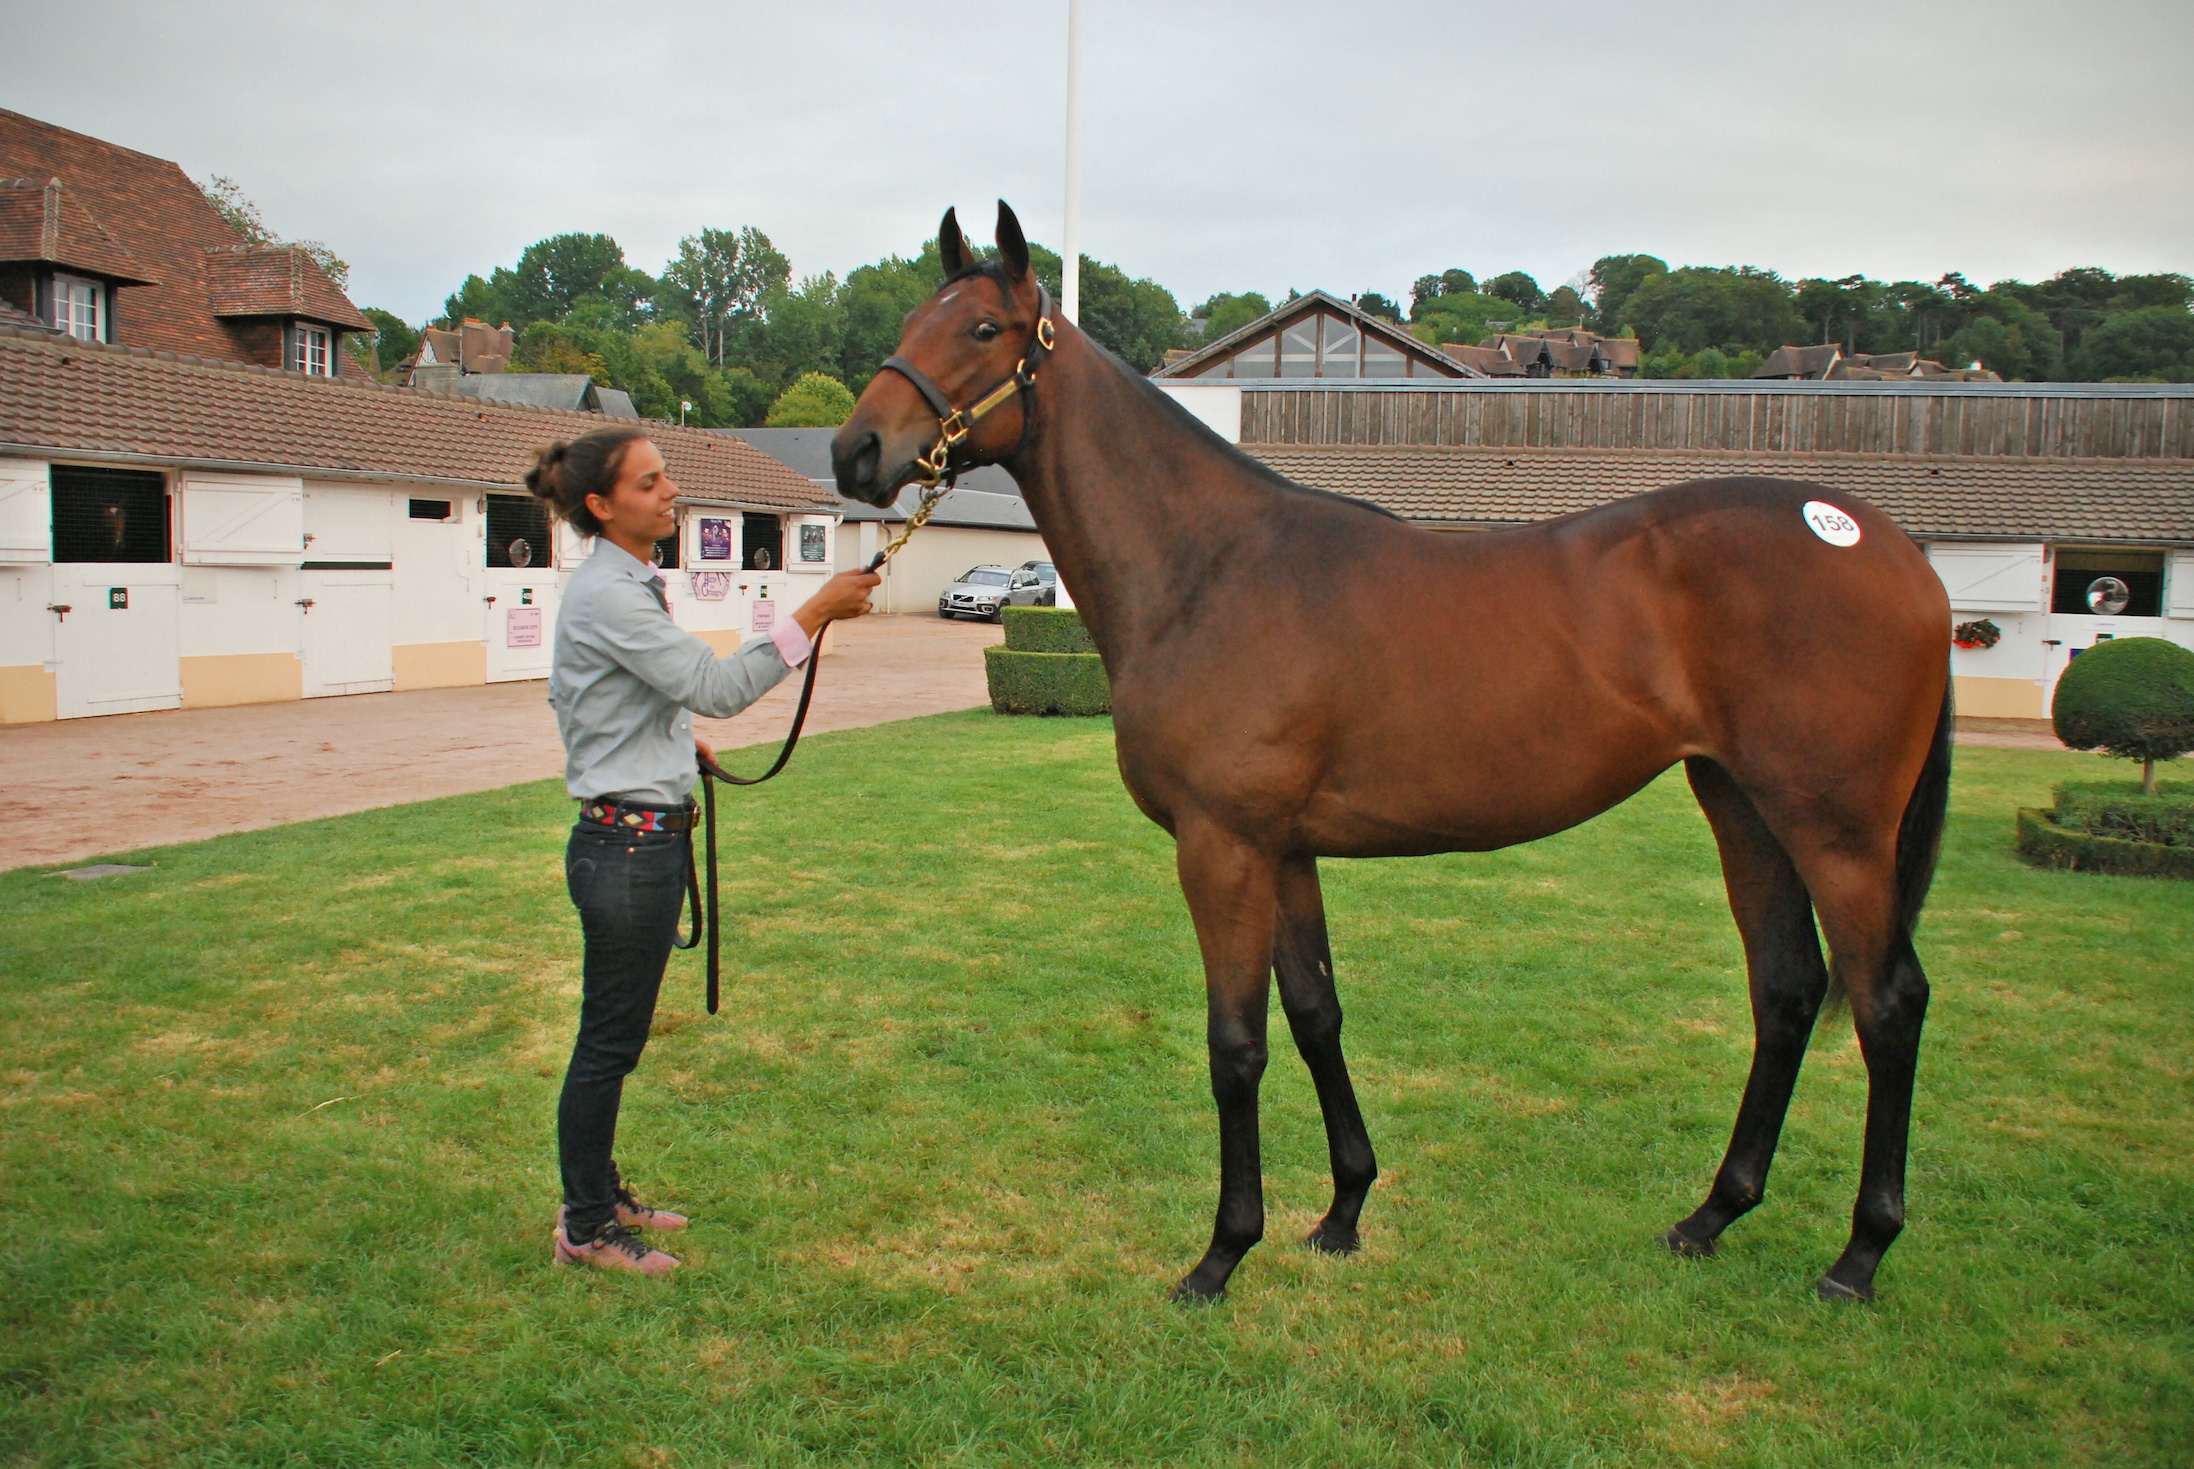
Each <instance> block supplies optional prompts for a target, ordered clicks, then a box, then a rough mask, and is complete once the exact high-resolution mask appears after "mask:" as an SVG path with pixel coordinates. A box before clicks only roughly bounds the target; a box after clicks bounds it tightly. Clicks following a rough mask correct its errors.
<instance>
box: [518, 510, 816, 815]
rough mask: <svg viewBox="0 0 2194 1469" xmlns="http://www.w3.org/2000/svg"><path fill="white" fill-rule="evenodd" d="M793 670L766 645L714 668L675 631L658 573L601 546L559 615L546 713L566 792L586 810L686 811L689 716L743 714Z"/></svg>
mask: <svg viewBox="0 0 2194 1469" xmlns="http://www.w3.org/2000/svg"><path fill="white" fill-rule="evenodd" d="M795 656H797V655H795ZM790 671H791V670H790V668H789V667H788V665H787V664H786V662H785V658H784V654H782V653H781V652H779V651H778V648H777V645H776V644H775V643H774V642H772V641H771V640H770V639H769V638H766V637H757V638H751V639H749V640H748V641H747V642H746V643H745V644H744V645H743V646H741V647H740V649H739V651H738V652H736V653H734V654H732V655H731V656H730V657H728V658H718V657H717V656H716V650H715V649H713V648H711V647H710V646H709V645H708V644H707V643H704V642H702V641H701V640H700V639H699V638H697V637H695V636H694V635H693V634H691V633H689V632H687V631H685V630H684V629H683V628H681V627H679V626H678V625H677V624H676V623H674V622H672V621H671V620H670V609H669V605H668V603H667V602H665V600H664V597H663V581H662V576H661V574H660V573H659V572H657V571H656V569H655V568H654V567H653V566H650V565H648V564H647V563H646V562H643V561H640V560H637V559H635V558H634V557H633V556H632V555H631V553H629V552H627V551H625V550H623V549H621V548H620V547H617V546H614V545H612V544H610V542H609V541H608V540H607V539H598V540H596V541H595V543H594V554H593V555H592V556H589V557H588V558H587V561H586V564H585V565H583V566H581V567H580V568H579V570H578V571H577V572H575V573H573V575H572V578H571V584H570V585H569V586H567V587H565V588H564V597H563V605H562V607H561V608H559V609H558V611H557V614H556V656H555V660H554V662H553V663H552V664H551V665H550V672H549V704H550V706H551V707H553V708H554V709H555V710H556V725H557V728H558V729H559V730H561V731H562V733H563V736H564V754H565V761H564V784H565V786H566V787H567V788H568V789H569V790H570V791H571V793H572V794H573V795H574V796H577V797H578V798H579V799H581V800H583V801H587V800H598V799H600V798H602V797H604V796H622V797H624V798H625V799H626V800H629V801H636V802H639V803H641V804H644V805H651V806H676V805H678V804H679V803H681V802H683V801H684V800H686V798H687V797H688V796H690V795H691V794H692V792H693V782H694V778H695V770H694V763H693V712H692V711H698V712H700V713H702V714H707V715H712V716H714V717H716V718H719V719H721V718H725V717H727V716H729V715H733V714H737V713H738V712H739V711H740V710H742V709H744V708H746V707H747V705H749V704H751V703H753V702H754V701H755V700H756V699H759V698H760V697H762V695H764V694H766V693H768V692H769V691H770V689H772V688H774V687H775V686H776V685H777V683H778V682H779V681H780V680H782V679H783V678H784V676H785V675H786V674H787V673H788V672H790Z"/></svg>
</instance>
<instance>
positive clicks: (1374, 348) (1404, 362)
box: [1364, 332, 1409, 377]
mask: <svg viewBox="0 0 2194 1469" xmlns="http://www.w3.org/2000/svg"><path fill="white" fill-rule="evenodd" d="M1364 376H1365V377H1408V376H1409V359H1408V358H1407V357H1404V356H1403V355H1402V349H1401V348H1399V347H1392V346H1389V345H1387V344H1386V343H1385V342H1382V341H1380V340H1379V339H1378V338H1377V337H1374V336H1373V335H1372V334H1371V333H1369V332H1365V333H1364Z"/></svg>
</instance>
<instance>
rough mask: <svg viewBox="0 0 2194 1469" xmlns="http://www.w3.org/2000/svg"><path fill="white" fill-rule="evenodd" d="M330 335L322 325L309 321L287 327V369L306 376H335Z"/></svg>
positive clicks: (333, 354)
mask: <svg viewBox="0 0 2194 1469" xmlns="http://www.w3.org/2000/svg"><path fill="white" fill-rule="evenodd" d="M331 336H332V333H330V332H329V331H328V329H327V328H326V327H324V326H314V325H313V324H312V323H311V322H309V321H300V322H296V323H293V324H292V325H291V327H290V329H289V370H290V371H291V372H301V373H304V374H306V375H307V376H308V377H333V376H335V353H334V351H333V350H332V348H333V343H332V342H331V341H330V337H331Z"/></svg>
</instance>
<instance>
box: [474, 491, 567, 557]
mask: <svg viewBox="0 0 2194 1469" xmlns="http://www.w3.org/2000/svg"><path fill="white" fill-rule="evenodd" d="M553 544H554V543H553V542H551V541H550V539H549V518H548V506H546V505H544V504H542V503H541V502H540V501H539V500H536V499H534V498H533V496H531V495H490V496H488V565H490V566H513V567H523V566H547V565H548V564H549V548H550V547H551V545H553Z"/></svg>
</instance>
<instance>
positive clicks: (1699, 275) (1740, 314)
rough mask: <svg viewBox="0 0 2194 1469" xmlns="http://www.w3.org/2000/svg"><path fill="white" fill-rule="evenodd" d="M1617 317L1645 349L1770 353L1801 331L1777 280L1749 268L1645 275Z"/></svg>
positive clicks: (1697, 267)
mask: <svg viewBox="0 0 2194 1469" xmlns="http://www.w3.org/2000/svg"><path fill="white" fill-rule="evenodd" d="M1622 316H1623V319H1624V321H1625V322H1626V323H1627V324H1629V325H1631V326H1635V327H1636V328H1637V329H1638V338H1639V340H1640V341H1641V342H1642V343H1644V344H1645V349H1646V350H1648V351H1664V350H1667V349H1669V348H1674V349H1675V350H1676V351H1679V352H1686V353H1690V352H1697V351H1698V350H1699V349H1700V348H1701V347H1719V348H1721V349H1722V350H1724V351H1725V352H1734V351H1739V350H1742V349H1744V348H1747V347H1749V348H1752V349H1753V350H1755V351H1759V352H1772V351H1774V350H1775V349H1776V348H1777V347H1780V346H1782V345H1783V344H1784V343H1786V342H1795V341H1798V340H1800V337H1799V333H1800V332H1802V331H1804V329H1805V322H1804V320H1803V318H1801V317H1800V316H1799V315H1798V310H1797V306H1796V304H1795V302H1794V301H1793V300H1792V298H1791V292H1790V287H1789V286H1788V285H1786V284H1785V283H1784V282H1783V279H1782V277H1781V276H1778V275H1776V274H1775V273H1774V272H1773V271H1767V270H1756V269H1754V268H1753V267H1751V266H1749V265H1747V266H1738V267H1735V268H1725V267H1717V266H1704V265H1687V266H1685V267H1683V268H1682V269H1681V270H1672V271H1666V272H1661V273H1656V274H1650V275H1647V276H1646V277H1645V279H1643V280H1642V281H1640V282H1639V283H1638V286H1637V288H1636V289H1635V290H1633V291H1632V292H1631V293H1630V294H1629V296H1627V297H1626V298H1624V301H1623V305H1622Z"/></svg>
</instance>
